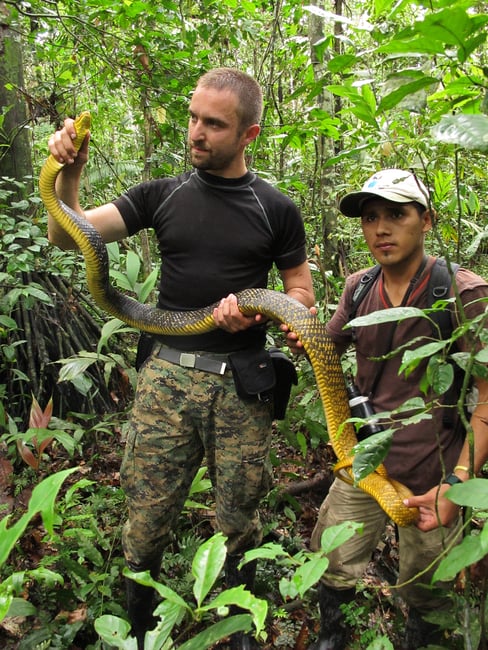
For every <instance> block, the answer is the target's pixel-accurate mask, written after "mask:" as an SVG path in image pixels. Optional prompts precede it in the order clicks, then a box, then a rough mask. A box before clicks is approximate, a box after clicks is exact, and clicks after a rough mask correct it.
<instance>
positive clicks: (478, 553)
mask: <svg viewBox="0 0 488 650" xmlns="http://www.w3.org/2000/svg"><path fill="white" fill-rule="evenodd" d="M487 553H488V527H487V526H485V527H484V528H483V529H482V530H481V532H480V534H479V535H470V536H469V537H465V538H464V539H463V541H462V542H461V544H459V545H458V546H455V547H454V548H453V549H452V551H451V552H450V553H449V555H448V556H447V557H445V558H444V559H443V560H442V561H441V563H440V564H439V566H438V568H437V570H436V572H435V573H434V575H433V577H432V581H433V582H435V581H437V580H452V579H453V578H455V577H456V575H457V574H458V573H459V571H461V569H464V568H465V567H467V566H470V565H471V564H474V563H475V562H478V561H479V560H481V559H482V558H483V557H485V555H486V554H487Z"/></svg>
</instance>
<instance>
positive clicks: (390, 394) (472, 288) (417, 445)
mask: <svg viewBox="0 0 488 650" xmlns="http://www.w3.org/2000/svg"><path fill="white" fill-rule="evenodd" d="M434 261H435V259H434V258H433V257H429V259H428V262H427V265H426V268H425V269H424V271H423V273H422V274H421V275H420V277H419V278H418V280H417V282H416V284H415V287H414V289H413V290H412V292H411V294H410V297H409V300H408V303H407V305H408V306H414V307H418V308H420V309H425V308H426V307H427V306H428V302H427V298H428V297H427V286H428V279H429V277H430V272H431V269H432V265H433V264H434ZM363 274H364V271H359V272H357V273H355V274H353V275H351V276H350V277H349V278H348V279H347V281H346V287H345V290H344V293H343V295H342V297H341V300H340V302H339V305H338V308H337V311H336V313H335V314H334V316H333V317H332V318H331V320H330V321H329V323H328V324H327V331H328V333H329V334H330V336H331V337H332V339H333V340H334V341H335V343H336V344H338V345H339V346H340V347H345V346H347V345H349V344H351V343H353V340H352V332H351V330H350V329H347V330H344V329H343V327H344V325H345V324H346V323H347V322H348V321H349V314H350V311H351V300H352V295H353V293H354V289H355V288H356V285H357V283H358V281H359V278H360V277H361V276H362V275H363ZM456 285H457V287H458V290H459V293H460V296H461V301H462V303H463V305H464V307H465V311H466V315H467V317H468V318H472V317H474V316H475V315H476V314H478V313H481V312H484V311H485V310H486V309H488V303H487V302H486V301H481V302H473V301H476V300H477V299H479V298H486V297H488V283H487V282H486V281H485V280H483V279H482V278H481V277H479V276H477V275H476V274H474V273H472V272H471V271H468V270H466V269H462V268H461V269H459V270H458V272H457V274H456ZM389 307H392V305H391V303H389V299H388V296H387V294H386V292H385V291H384V287H383V278H382V274H381V273H380V274H379V276H378V277H377V278H376V280H375V282H374V284H373V286H372V287H371V289H370V290H369V291H368V293H367V294H366V296H365V297H364V299H363V301H362V302H361V304H360V305H359V307H358V310H357V313H356V316H364V315H366V314H370V313H371V312H374V311H378V310H381V309H387V308H389ZM456 326H457V317H456V315H455V314H453V329H454V328H455V327H456ZM354 333H355V337H356V341H355V350H356V359H357V376H356V383H357V385H358V387H359V389H360V391H361V393H363V394H365V395H370V391H371V389H372V387H373V386H375V388H374V395H370V399H371V402H372V404H373V407H374V409H375V411H376V412H377V413H379V412H383V411H391V410H393V409H395V408H397V407H398V406H400V405H401V404H404V403H405V402H406V401H407V400H409V399H411V398H413V397H421V398H423V399H425V401H426V403H427V402H429V401H430V399H431V398H432V395H424V394H423V393H422V391H421V389H420V382H421V379H422V377H423V375H424V373H425V371H426V367H427V362H428V359H426V360H425V361H423V362H421V363H420V364H419V366H418V367H417V368H416V369H415V370H413V371H412V372H411V374H409V375H408V377H407V376H405V374H404V373H402V374H399V369H400V365H401V361H402V353H401V352H400V353H399V354H397V355H394V356H393V357H392V358H390V359H388V360H387V361H385V362H383V363H382V362H379V361H377V360H375V357H380V356H381V355H383V354H385V353H386V352H389V351H390V350H400V349H401V348H403V347H404V346H405V344H406V343H407V342H408V341H413V340H414V339H415V340H417V342H416V343H413V344H412V345H422V344H425V343H426V342H427V341H426V339H427V338H429V339H432V336H433V333H432V325H431V324H430V321H429V320H428V319H426V318H409V319H406V320H404V321H401V322H396V323H383V324H375V325H370V326H367V327H357V328H355V331H354ZM419 337H423V340H420V341H419V340H418V338H419ZM467 346H468V341H467V340H466V339H460V340H459V343H458V349H459V350H465V349H467ZM378 373H379V375H378V377H377V374H378ZM456 399H457V398H451V400H450V402H451V403H452V404H454V403H455V401H456ZM435 402H436V405H434V406H433V407H432V408H431V409H430V414H431V416H432V418H431V419H426V420H422V421H421V422H418V423H416V424H411V425H409V426H402V425H399V426H398V428H397V429H396V431H395V433H394V436H393V441H392V445H391V448H390V451H389V453H388V456H387V458H386V459H385V466H386V468H387V470H388V473H389V475H390V476H391V477H392V478H394V479H396V480H398V481H401V482H402V483H404V484H405V485H407V486H408V487H409V488H410V489H411V490H412V491H413V492H414V493H415V494H422V493H423V492H425V491H427V490H428V489H430V488H431V487H433V486H434V485H437V484H438V483H439V481H440V480H441V478H442V475H443V474H442V468H443V466H444V467H445V469H446V471H447V473H449V472H450V471H452V469H453V467H454V465H455V463H456V461H457V459H458V456H459V452H460V449H461V446H462V444H463V437H464V434H463V431H462V429H461V428H460V427H459V426H457V425H458V417H457V411H456V408H455V406H451V407H450V411H451V410H452V412H453V414H454V415H453V417H451V416H450V417H448V418H445V417H443V415H444V414H445V413H446V411H445V409H447V408H449V407H448V406H442V405H440V404H439V400H435ZM445 420H446V421H445Z"/></svg>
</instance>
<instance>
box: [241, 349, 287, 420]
mask: <svg viewBox="0 0 488 650" xmlns="http://www.w3.org/2000/svg"><path fill="white" fill-rule="evenodd" d="M229 364H230V367H231V368H232V375H233V377H234V384H235V387H236V392H237V394H238V395H239V397H243V398H245V399H246V398H247V399H250V398H252V397H255V398H258V399H260V400H261V401H263V402H266V401H269V400H270V398H271V396H272V397H273V401H274V413H273V417H274V418H275V419H277V420H282V419H283V418H284V417H285V412H286V407H287V405H288V400H289V399H290V391H291V384H292V383H294V384H296V383H297V381H298V379H297V373H296V369H295V366H294V364H293V362H292V361H290V359H289V358H288V357H287V356H286V354H284V353H283V352H280V351H279V350H278V349H276V348H273V349H272V350H270V351H268V350H264V349H259V350H241V351H239V352H232V353H231V354H230V355H229Z"/></svg>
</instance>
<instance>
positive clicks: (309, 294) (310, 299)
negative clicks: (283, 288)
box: [286, 287, 315, 307]
mask: <svg viewBox="0 0 488 650" xmlns="http://www.w3.org/2000/svg"><path fill="white" fill-rule="evenodd" d="M286 295H287V296H290V298H295V300H298V302H301V303H302V305H305V307H313V305H314V304H315V296H314V292H313V289H312V288H311V287H310V288H302V287H293V288H292V289H289V290H288V291H287V292H286Z"/></svg>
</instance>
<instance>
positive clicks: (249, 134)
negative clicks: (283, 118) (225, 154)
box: [244, 124, 261, 145]
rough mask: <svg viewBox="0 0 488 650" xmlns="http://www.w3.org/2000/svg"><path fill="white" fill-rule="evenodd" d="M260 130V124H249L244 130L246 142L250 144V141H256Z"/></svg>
mask: <svg viewBox="0 0 488 650" xmlns="http://www.w3.org/2000/svg"><path fill="white" fill-rule="evenodd" d="M260 131H261V127H260V126H259V124H251V126H248V127H247V129H246V130H245V131H244V144H246V145H248V144H249V143H250V142H254V140H255V139H256V138H257V137H258V135H259V133H260Z"/></svg>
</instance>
